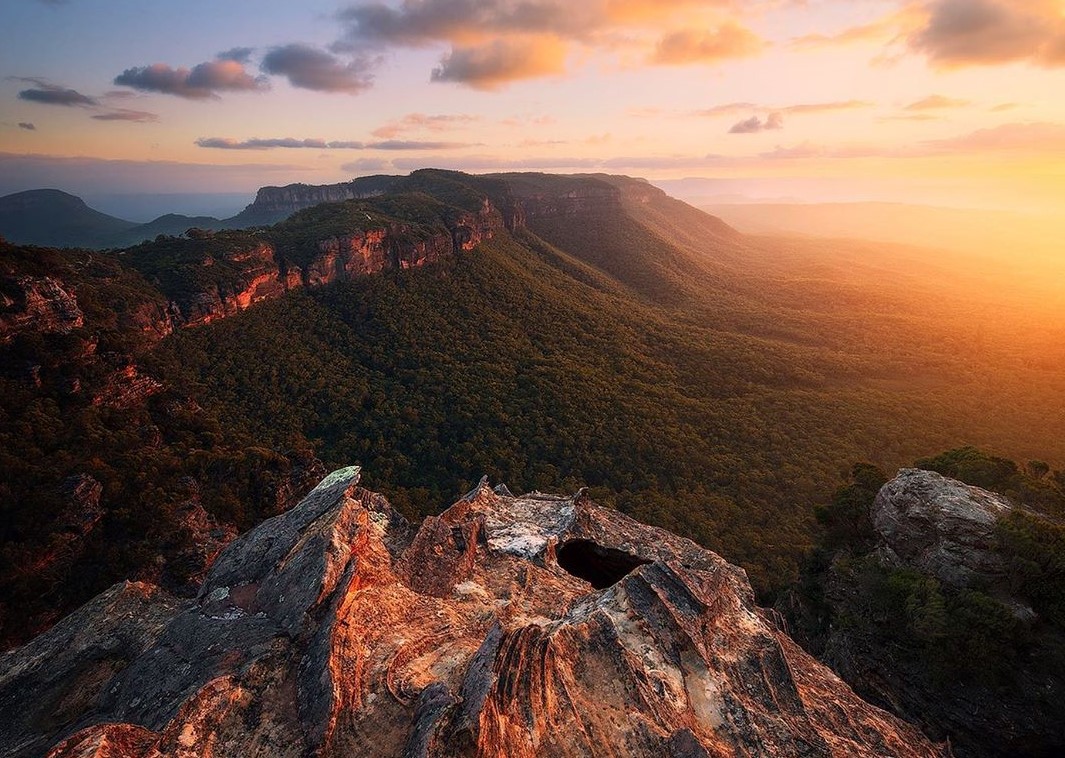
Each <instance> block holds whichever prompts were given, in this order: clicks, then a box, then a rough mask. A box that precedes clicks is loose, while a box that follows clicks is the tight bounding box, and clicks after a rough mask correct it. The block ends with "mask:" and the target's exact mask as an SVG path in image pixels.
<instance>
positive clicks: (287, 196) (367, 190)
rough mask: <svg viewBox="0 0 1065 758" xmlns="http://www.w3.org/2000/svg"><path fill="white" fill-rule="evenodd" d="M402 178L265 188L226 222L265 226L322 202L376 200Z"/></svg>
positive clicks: (228, 224)
mask: <svg viewBox="0 0 1065 758" xmlns="http://www.w3.org/2000/svg"><path fill="white" fill-rule="evenodd" d="M399 179H400V177H395V176H367V177H361V178H359V179H355V180H354V181H350V182H341V183H339V184H318V185H314V184H289V185H287V186H284V187H261V188H259V191H258V192H257V193H256V194H255V200H254V202H252V203H251V204H250V205H249V206H248V207H247V208H245V209H244V210H243V211H241V212H240V213H239V214H237V215H236V216H234V217H233V218H230V219H227V220H226V221H224V222H223V223H224V224H225V225H226V226H228V227H230V228H240V227H247V226H264V225H268V224H273V223H276V222H278V221H281V220H282V219H286V218H288V217H289V216H291V215H292V214H293V213H295V212H296V211H299V210H303V209H304V208H311V207H313V206H315V205H320V204H321V203H341V202H344V201H345V200H359V199H362V198H368V197H376V196H378V195H380V194H382V193H384V192H387V191H388V190H389V189H391V187H392V185H393V184H395V183H396V182H397V181H398V180H399Z"/></svg>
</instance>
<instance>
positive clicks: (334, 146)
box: [196, 137, 472, 151]
mask: <svg viewBox="0 0 1065 758" xmlns="http://www.w3.org/2000/svg"><path fill="white" fill-rule="evenodd" d="M196 144H197V145H198V146H199V147H209V148H215V149H218V150H272V149H274V148H288V149H304V148H310V149H314V150H389V151H397V150H453V149H457V148H463V147H471V146H472V145H471V144H470V143H467V142H428V141H426V142H421V141H413V140H382V141H380V142H359V141H353V140H332V141H326V140H323V139H297V138H295V137H272V138H268V139H261V138H258V137H253V138H252V139H246V140H235V139H232V138H231V137H200V138H199V139H198V140H196Z"/></svg>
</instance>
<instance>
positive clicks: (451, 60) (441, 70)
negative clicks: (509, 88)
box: [430, 37, 566, 90]
mask: <svg viewBox="0 0 1065 758" xmlns="http://www.w3.org/2000/svg"><path fill="white" fill-rule="evenodd" d="M565 63H566V47H565V45H563V44H562V43H561V41H559V40H558V39H556V38H553V37H531V38H515V39H497V40H494V41H493V42H490V43H488V44H485V45H479V46H476V47H459V48H455V49H453V50H452V51H451V52H450V53H448V54H447V55H445V56H444V57H443V58H442V59H441V60H440V65H439V66H438V67H436V68H434V69H433V71H432V74H431V75H430V79H431V80H432V81H434V82H458V83H460V84H466V85H469V86H470V87H473V88H474V89H483V90H489V89H496V88H498V87H500V86H501V85H503V84H506V83H508V82H513V81H517V80H519V79H532V78H537V77H542V76H548V75H550V74H561V73H562V72H563V71H564V70H565Z"/></svg>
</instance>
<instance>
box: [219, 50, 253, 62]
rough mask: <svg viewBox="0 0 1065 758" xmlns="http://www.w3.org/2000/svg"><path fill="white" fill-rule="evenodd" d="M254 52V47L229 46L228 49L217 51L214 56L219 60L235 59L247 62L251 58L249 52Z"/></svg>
mask: <svg viewBox="0 0 1065 758" xmlns="http://www.w3.org/2000/svg"><path fill="white" fill-rule="evenodd" d="M254 52H255V48H254V47H231V48H230V49H229V50H226V51H224V52H221V53H219V54H218V55H216V56H215V57H216V58H218V60H220V61H236V62H237V63H247V62H248V61H250V60H251V54H252V53H254Z"/></svg>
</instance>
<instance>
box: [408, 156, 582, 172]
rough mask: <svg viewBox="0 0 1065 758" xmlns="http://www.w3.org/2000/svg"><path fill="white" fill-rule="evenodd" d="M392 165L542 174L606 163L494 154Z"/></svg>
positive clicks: (436, 158)
mask: <svg viewBox="0 0 1065 758" xmlns="http://www.w3.org/2000/svg"><path fill="white" fill-rule="evenodd" d="M392 165H393V166H394V167H395V168H396V169H397V170H400V171H413V170H415V169H419V168H425V167H426V166H433V167H435V168H446V169H454V170H456V171H539V170H547V169H585V170H587V169H598V168H601V167H602V166H603V161H601V160H599V159H596V158H584V157H573V156H563V157H559V158H551V157H544V158H502V157H499V156H493V155H471V156H429V157H424V158H396V159H395V160H393V161H392Z"/></svg>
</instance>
